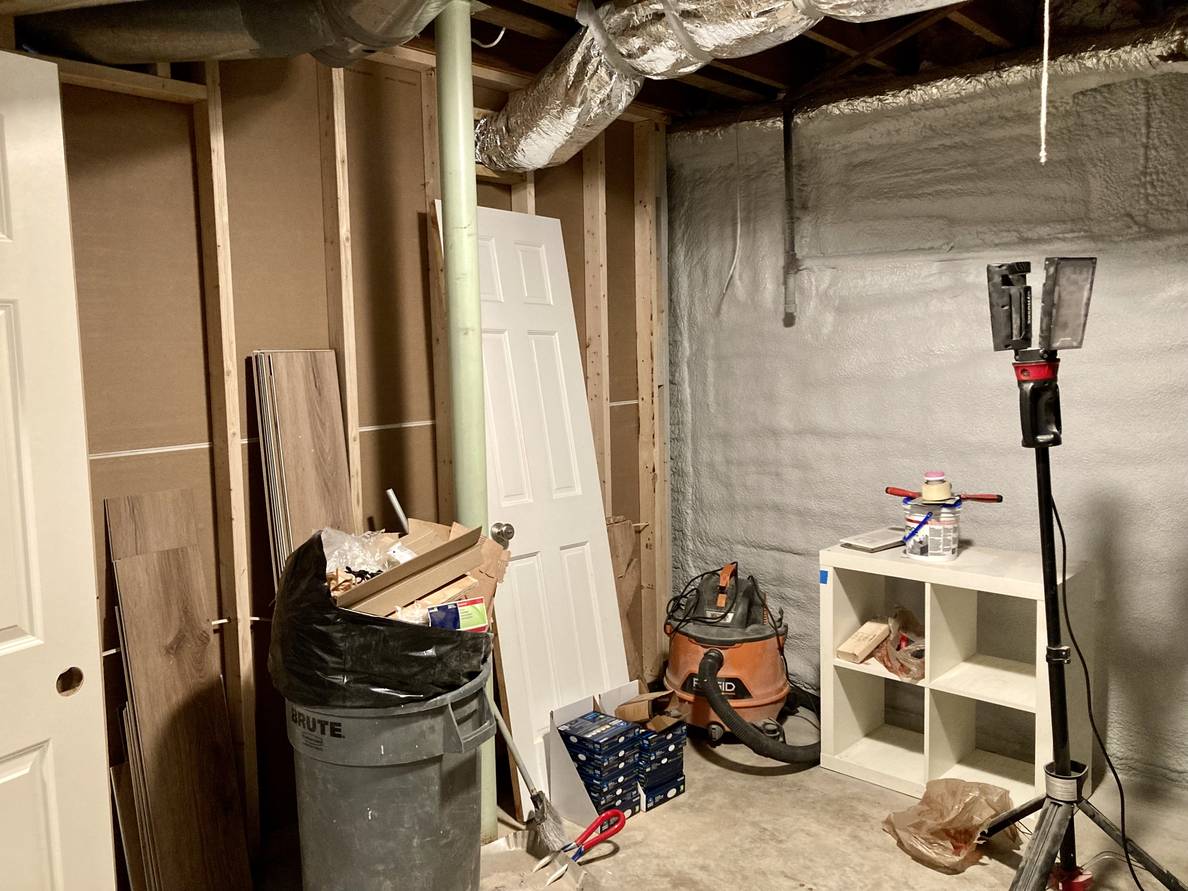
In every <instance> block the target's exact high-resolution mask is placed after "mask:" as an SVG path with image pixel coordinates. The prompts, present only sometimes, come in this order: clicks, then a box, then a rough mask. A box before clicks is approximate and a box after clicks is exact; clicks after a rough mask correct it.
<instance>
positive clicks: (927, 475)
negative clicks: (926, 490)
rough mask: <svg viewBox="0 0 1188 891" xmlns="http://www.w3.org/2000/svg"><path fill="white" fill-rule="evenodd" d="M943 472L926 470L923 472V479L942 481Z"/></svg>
mask: <svg viewBox="0 0 1188 891" xmlns="http://www.w3.org/2000/svg"><path fill="white" fill-rule="evenodd" d="M944 478H945V472H944V471H943V470H926V471H924V479H926V480H943V479H944Z"/></svg>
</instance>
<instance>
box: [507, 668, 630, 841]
mask: <svg viewBox="0 0 1188 891" xmlns="http://www.w3.org/2000/svg"><path fill="white" fill-rule="evenodd" d="M638 693H639V684H638V683H636V682H635V681H631V682H630V683H627V684H623V685H622V686H619V687H614V688H611V689H610V690H605V691H603V692H601V693H598V694H596V695H590V696H584V697H582V698H581V699H579V700H577V701H576V702H571V703H570V704H569V705H566V706H563V707H562V708H558V709H553V711H552V713H551V714H550V715H549V731H548V733H546V734H545V738H544V744H545V762H546V766H547V768H548V770H547V786H548V795H549V799H550V800H551V801H552V802H553V806H554V807H556V808H557V811H558V812H559V813H560V814H561V816H562V817H564V818H565V819H567V820H569V821H570V822H571V823H576V824H578V825H580V826H586V825H588V824H589V823H590V822H591V821H592V820H593V819H594V818H595V817H597V816H598V814H599V811H598V810H596V809H595V808H596V803H595V800H597V803H598V804H601V803H604V802H606V801H622V802H623V803H624V804H627V805H628V807H627V808H623V810H624V813H626V811H627V810H628V809H630V810H631V811H632V812H633V813H634V812H635V811H637V810H638V805H639V801H638V795H639V791H638V788H639V787H638V785H636V786H635V787H634V788H633V789H632V790H631V793H630V796H628V795H624V797H622V798H618V797H616V798H615V799H607V798H603V797H602V795H601V794H600V793H601V790H600V789H598V788H597V786H596V787H595V794H594V796H593V797H592V796H591V793H590V790H589V789H588V788H587V785H586V782H585V780H584V779H583V776H582V773H579V767H578V765H579V764H587V765H588V766H585V767H583V768H582V771H583V772H584V773H585V774H586V776H587V777H589V776H590V774H591V772H592V771H593V770H594V767H595V766H594V765H589V764H588V762H589V761H590V752H589V749H588V748H583V747H579V746H578V743H579V741H580V742H582V743H583V745H585V744H589V747H592V748H595V749H601V750H602V754H603V755H605V756H606V757H605V758H604V759H603V760H604V761H605V762H606V763H607V764H609V763H611V761H612V759H613V762H614V764H615V765H616V768H617V767H618V765H619V764H620V763H621V762H623V761H629V762H630V766H631V768H632V769H635V766H636V765H635V759H636V757H637V756H638V753H639V746H638V743H637V741H636V739H629V738H628V737H627V734H628V733H630V734H631V735H632V737H637V736H638V733H637V731H636V729H635V727H634V725H632V724H630V722H626V721H623V720H622V719H616V718H615V717H614V715H613V712H614V710H615V709H616V708H618V707H619V706H620V705H622V704H623V703H624V702H626V701H627V700H629V699H631V698H633V697H634V696H636V695H638ZM592 712H598V713H600V714H601V715H602V722H601V723H602V724H603V725H604V726H603V731H602V732H603V733H604V734H606V736H605V738H603V739H601V740H598V741H593V740H590V739H589V738H588V735H589V734H593V735H594V736H598V731H596V730H595V729H594V728H595V726H597V725H598V724H599V721H598V720H596V719H594V718H590V717H589V716H590V714H591V713H592ZM579 718H585V719H588V723H583V724H579V728H582V733H583V735H579V734H577V733H572V734H569V735H571V736H574V737H575V739H574V740H571V741H569V745H570V746H574V751H576V752H577V753H578V754H584V755H586V756H587V757H586V761H585V762H583V761H579V760H575V759H574V758H573V757H571V756H570V748H569V747H568V746H567V745H566V742H567V739H566V736H565V735H564V734H563V733H562V732H561V727H562V726H564V725H566V724H569V723H570V722H572V721H574V720H576V719H579ZM620 737H622V739H621V740H620ZM620 752H621V753H622V754H621V755H620ZM600 766H601V765H600ZM619 788H621V787H619ZM527 800H528V799H527V796H526V795H524V801H527ZM633 800H634V801H635V804H634V805H632V804H631V802H632V801H633Z"/></svg>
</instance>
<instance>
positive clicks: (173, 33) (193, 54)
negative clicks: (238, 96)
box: [18, 0, 448, 66]
mask: <svg viewBox="0 0 1188 891" xmlns="http://www.w3.org/2000/svg"><path fill="white" fill-rule="evenodd" d="M447 2H448V0H198V2H194V0H141V2H138V3H118V4H115V5H113V6H96V7H89V8H84V9H71V10H66V11H62V12H48V13H43V14H41V15H31V16H22V17H21V18H20V19H19V21H18V38H19V41H20V43H21V45H22V46H28V47H30V48H32V49H35V50H37V51H38V52H44V53H49V54H53V55H64V56H69V57H72V58H82V59H90V60H92V61H95V62H104V63H106V64H109V65H132V64H136V63H139V62H190V61H197V60H202V59H258V58H275V57H281V56H296V55H300V54H301V53H313V54H314V55H315V56H317V58H318V59H319V60H321V61H322V62H325V63H326V64H327V65H338V66H342V65H349V64H351V62H353V61H354V60H355V59H358V58H360V57H362V56H364V55H366V54H367V53H368V52H370V51H373V50H377V49H383V48H385V47H389V46H396V45H398V44H401V43H405V42H406V41H408V40H410V39H412V38H413V37H415V36H416V35H417V34H418V33H420V31H421V30H422V29H423V28H424V27H425V26H426V25H428V24H429V22H431V21H432V20H433V19H434V17H436V15H437V14H438V13H439V12H440V11H441V10H442V9H443V8H444V7H445V6H446V4H447Z"/></svg>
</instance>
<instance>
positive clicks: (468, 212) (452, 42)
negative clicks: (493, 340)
mask: <svg viewBox="0 0 1188 891" xmlns="http://www.w3.org/2000/svg"><path fill="white" fill-rule="evenodd" d="M435 38H436V44H437V124H438V132H439V134H440V135H439V138H438V152H439V154H440V159H441V211H442V213H441V215H442V243H443V249H444V250H443V253H444V259H445V287H446V316H447V319H446V321H447V330H448V335H449V336H448V341H449V354H450V397H451V401H452V404H453V425H454V427H453V446H454V488H455V492H456V503H457V513H458V516H457V519H458V522H460V523H464V524H465V525H467V526H482V527H483V528H486V526H487V434H486V425H485V417H484V406H483V401H484V394H483V343H482V317H481V307H480V304H479V278H478V224H477V216H478V195H477V192H476V188H475V172H474V86H473V83H472V81H471V77H472V74H471V59H470V3H469V2H468V0H454V2H453V3H450V4H449V5H448V6H446V7H445V8H444V9H443V10H442V11H441V13H440V14H439V15H438V16H437V24H436V27H435ZM488 692H490V690H488ZM479 763H480V768H479V769H480V776H481V781H482V837H483V841H484V842H487V841H491V840H493V839H494V838H495V835H496V833H497V831H498V826H497V823H496V815H495V743H494V741H488V742H486V743H484V744H483V747H482V750H481V755H480V758H479Z"/></svg>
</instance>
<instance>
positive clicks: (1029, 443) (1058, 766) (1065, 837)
mask: <svg viewBox="0 0 1188 891" xmlns="http://www.w3.org/2000/svg"><path fill="white" fill-rule="evenodd" d="M1095 262H1096V261H1095V260H1089V259H1049V260H1048V261H1047V264H1046V266H1047V281H1046V282H1045V285H1044V298H1043V319H1042V321H1041V325H1040V347H1039V348H1038V349H1031V348H1030V347H1031V289H1030V288H1029V287H1027V285H1026V273H1027V272H1029V271H1030V264H1028V263H1011V264H1004V265H996V266H990V267H988V269H987V272H988V278H989V283H990V312H991V321H992V323H993V329H994V346H995V349H998V350H1003V349H1012V350H1014V353H1015V363H1014V366H1015V379H1016V381H1017V382H1018V385H1019V412H1020V420H1021V422H1022V427H1023V446H1024V447H1025V448H1029V449H1034V450H1035V475H1036V486H1037V489H1038V494H1039V527H1040V557H1041V563H1042V567H1043V576H1044V616H1045V620H1046V623H1047V638H1048V642H1047V655H1046V660H1047V663H1048V695H1049V698H1050V704H1051V710H1052V750H1053V751H1052V762H1051V763H1050V764H1048V765H1046V766H1045V768H1044V771H1045V774H1046V781H1047V782H1046V792H1047V794H1046V795H1044V796H1043V797H1041V798H1036V799H1034V800H1033V801H1029V802H1027V803H1026V804H1024V805H1021V806H1020V807H1017V808H1015V809H1014V810H1012V811H1009V812H1008V813H1006V814H1003V815H1002V816H1001V817H999V818H998V819H997V820H995V821H994V822H992V823H991V824H990V825H989V826H987V827H986V829H985V831H984V832H983V837H984V838H989V837H990V836H993V835H994V834H996V833H998V832H1000V831H1002V830H1003V829H1005V828H1006V827H1008V826H1011V825H1013V824H1015V823H1017V822H1019V821H1020V820H1023V819H1025V818H1027V817H1030V816H1031V815H1032V814H1035V813H1036V812H1039V820H1038V822H1037V824H1036V827H1035V832H1034V833H1033V835H1032V839H1031V842H1030V844H1029V845H1028V847H1027V851H1026V853H1025V854H1024V857H1023V862H1022V864H1020V866H1019V869H1018V871H1017V872H1016V873H1015V879H1014V881H1013V882H1012V883H1011V891H1040V889H1043V888H1046V887H1047V886H1048V882H1049V879H1050V878H1051V877H1052V875H1053V870H1054V868H1055V867H1056V865H1057V859H1059V871H1058V873H1057V875H1058V876H1059V877H1060V882H1061V887H1062V888H1067V889H1073V888H1078V887H1082V888H1083V887H1088V885H1087V882H1086V878H1085V877H1083V871H1082V869H1081V868H1080V866H1079V865H1078V863H1077V846H1076V833H1075V832H1074V827H1073V817H1074V816H1075V815H1076V812H1077V811H1080V812H1081V813H1083V814H1084V815H1085V816H1087V817H1088V818H1089V819H1090V820H1092V821H1093V822H1094V823H1095V824H1097V826H1098V827H1099V828H1100V829H1101V830H1102V831H1103V832H1104V833H1105V834H1106V835H1108V836H1109V837H1110V838H1111V839H1113V840H1114V841H1115V842H1116V843H1117V844H1118V845H1119V846H1120V847H1122V849H1123V851H1125V852H1126V853H1127V854H1128V862H1129V860H1133V861H1134V862H1136V863H1139V864H1141V865H1142V866H1143V867H1145V868H1146V869H1147V870H1148V871H1149V872H1150V873H1151V877H1152V878H1154V879H1155V880H1156V881H1158V882H1159V883H1160V884H1161V885H1163V886H1164V887H1165V888H1168V889H1170V891H1188V886H1185V885H1184V884H1183V883H1182V882H1181V881H1180V880H1179V879H1177V878H1176V877H1175V876H1173V875H1172V874H1171V873H1170V872H1168V871H1167V870H1166V869H1164V868H1163V867H1162V866H1161V865H1160V864H1159V863H1158V862H1156V860H1155V859H1154V858H1153V857H1152V856H1151V855H1150V854H1148V853H1147V852H1146V851H1144V850H1143V849H1142V848H1140V847H1139V846H1138V845H1136V844H1135V843H1134V842H1132V841H1130V840H1129V839H1127V838H1125V837H1124V836H1123V833H1122V831H1121V830H1120V829H1119V828H1118V827H1117V826H1115V825H1114V824H1113V822H1112V821H1111V820H1110V819H1109V818H1108V817H1106V816H1105V815H1104V814H1103V813H1102V812H1101V811H1099V810H1098V809H1097V808H1096V807H1094V806H1093V805H1092V804H1091V803H1090V802H1089V801H1088V800H1087V799H1086V798H1084V783H1085V774H1086V767H1085V765H1084V764H1081V763H1079V762H1077V761H1073V760H1072V757H1071V753H1070V750H1069V729H1068V693H1067V687H1066V684H1065V674H1064V672H1065V666H1066V665H1068V663H1069V662H1070V661H1071V651H1070V649H1069V647H1068V646H1067V645H1066V644H1065V643H1064V642H1063V639H1062V635H1061V624H1060V596H1061V591H1060V584H1061V582H1060V579H1058V577H1057V571H1056V542H1055V534H1054V532H1055V530H1054V528H1053V516H1054V514H1055V505H1054V504H1053V501H1052V475H1051V465H1050V463H1049V449H1051V448H1052V447H1054V446H1058V445H1060V442H1061V433H1060V388H1059V386H1058V384H1057V379H1056V377H1057V371H1058V369H1059V366H1060V360H1059V359H1058V358H1057V350H1056V348H1055V347H1057V346H1059V347H1061V348H1076V347H1079V346H1080V345H1081V341H1082V339H1083V336H1084V328H1085V319H1086V317H1087V314H1088V307H1089V296H1090V293H1091V291H1092V286H1093V271H1094V266H1095ZM1062 291H1063V293H1062ZM1062 303H1063V304H1064V305H1063V306H1061V304H1062Z"/></svg>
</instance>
